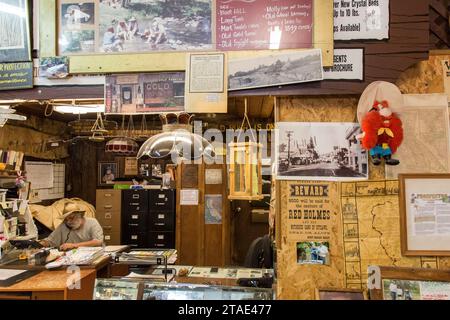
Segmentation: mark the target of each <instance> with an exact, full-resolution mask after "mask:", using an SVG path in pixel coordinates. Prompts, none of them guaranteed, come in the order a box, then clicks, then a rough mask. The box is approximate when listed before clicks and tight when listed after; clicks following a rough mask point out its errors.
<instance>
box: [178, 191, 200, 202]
mask: <svg viewBox="0 0 450 320" xmlns="http://www.w3.org/2000/svg"><path fill="white" fill-rule="evenodd" d="M180 205H182V206H197V205H198V189H183V190H180Z"/></svg>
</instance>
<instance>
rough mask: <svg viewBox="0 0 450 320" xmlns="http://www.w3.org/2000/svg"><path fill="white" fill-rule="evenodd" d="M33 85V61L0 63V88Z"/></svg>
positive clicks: (10, 88)
mask: <svg viewBox="0 0 450 320" xmlns="http://www.w3.org/2000/svg"><path fill="white" fill-rule="evenodd" d="M32 87H33V63H31V62H18V63H0V90H13V89H27V88H32Z"/></svg>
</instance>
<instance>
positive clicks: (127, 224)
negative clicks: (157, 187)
mask: <svg viewBox="0 0 450 320" xmlns="http://www.w3.org/2000/svg"><path fill="white" fill-rule="evenodd" d="M147 234H148V191H147V190H132V189H130V190H122V243H123V244H127V245H130V246H132V247H134V248H147V247H148V245H147V242H148V241H147V238H148V235H147Z"/></svg>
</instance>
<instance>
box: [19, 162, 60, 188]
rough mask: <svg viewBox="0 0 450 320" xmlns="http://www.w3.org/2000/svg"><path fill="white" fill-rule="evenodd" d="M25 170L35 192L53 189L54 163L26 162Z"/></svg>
mask: <svg viewBox="0 0 450 320" xmlns="http://www.w3.org/2000/svg"><path fill="white" fill-rule="evenodd" d="M25 170H26V176H27V180H28V181H29V182H31V188H32V189H33V190H38V189H46V188H52V187H53V163H51V162H38V161H25Z"/></svg>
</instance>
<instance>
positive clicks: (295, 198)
mask: <svg viewBox="0 0 450 320" xmlns="http://www.w3.org/2000/svg"><path fill="white" fill-rule="evenodd" d="M288 187H289V194H288V199H287V214H288V217H287V240H288V241H292V242H300V241H314V242H328V241H329V240H330V238H331V228H332V225H333V221H334V219H335V217H336V206H334V205H333V200H332V199H335V198H336V196H337V194H336V192H337V187H336V184H335V183H331V182H310V181H295V182H289V185H288Z"/></svg>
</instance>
